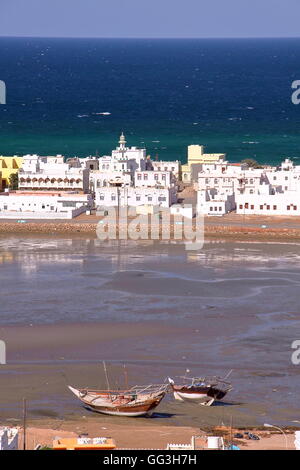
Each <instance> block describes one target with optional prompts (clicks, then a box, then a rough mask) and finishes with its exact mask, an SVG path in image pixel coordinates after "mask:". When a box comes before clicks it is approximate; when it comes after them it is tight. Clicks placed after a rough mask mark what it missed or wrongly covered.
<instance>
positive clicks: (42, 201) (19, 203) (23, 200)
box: [0, 191, 93, 219]
mask: <svg viewBox="0 0 300 470" xmlns="http://www.w3.org/2000/svg"><path fill="white" fill-rule="evenodd" d="M92 206H93V199H92V196H91V195H89V194H77V193H75V192H61V193H60V192H52V193H51V192H48V191H47V192H36V191H34V192H28V191H26V192H24V191H16V192H10V193H2V194H0V218H2V219H19V218H21V219H72V218H73V217H76V216H78V215H79V214H81V213H83V212H85V211H86V210H90V209H91V208H92Z"/></svg>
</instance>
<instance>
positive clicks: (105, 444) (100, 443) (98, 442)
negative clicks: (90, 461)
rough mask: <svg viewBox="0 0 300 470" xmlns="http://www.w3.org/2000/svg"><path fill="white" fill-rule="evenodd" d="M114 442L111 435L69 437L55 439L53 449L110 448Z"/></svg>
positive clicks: (112, 447)
mask: <svg viewBox="0 0 300 470" xmlns="http://www.w3.org/2000/svg"><path fill="white" fill-rule="evenodd" d="M115 448H116V443H115V441H114V440H113V439H112V438H111V437H94V438H89V437H78V438H76V437H70V438H63V439H59V438H57V439H55V440H54V441H53V450H112V449H115Z"/></svg>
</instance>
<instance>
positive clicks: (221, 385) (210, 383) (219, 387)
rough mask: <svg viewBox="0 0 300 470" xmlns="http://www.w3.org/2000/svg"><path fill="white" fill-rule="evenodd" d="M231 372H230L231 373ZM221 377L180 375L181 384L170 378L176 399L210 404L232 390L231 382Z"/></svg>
mask: <svg viewBox="0 0 300 470" xmlns="http://www.w3.org/2000/svg"><path fill="white" fill-rule="evenodd" d="M230 373H231V372H230ZM230 373H229V374H230ZM229 374H227V376H226V377H225V378H224V379H223V378H220V377H179V379H180V382H181V383H179V384H175V381H174V380H173V379H171V378H170V377H169V378H168V380H169V383H170V385H171V387H172V390H173V394H174V398H175V400H179V401H190V402H194V403H198V404H200V405H206V406H210V405H212V404H213V403H214V402H215V401H219V400H222V398H224V397H225V395H226V394H227V393H228V392H229V391H230V390H232V386H231V383H230V382H228V381H226V380H225V379H226V378H227V377H228V376H229Z"/></svg>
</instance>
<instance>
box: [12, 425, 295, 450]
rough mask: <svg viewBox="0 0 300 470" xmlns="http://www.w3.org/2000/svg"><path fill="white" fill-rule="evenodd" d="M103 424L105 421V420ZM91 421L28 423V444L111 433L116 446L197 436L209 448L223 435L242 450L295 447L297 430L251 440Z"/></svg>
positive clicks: (157, 444) (150, 445)
mask: <svg viewBox="0 0 300 470" xmlns="http://www.w3.org/2000/svg"><path fill="white" fill-rule="evenodd" d="M102 424H103V423H102ZM102 424H101V419H100V422H99V423H98V424H95V423H91V422H90V421H89V419H88V417H87V418H86V419H82V420H80V421H73V422H68V423H53V422H51V421H50V420H48V421H45V422H41V423H39V427H37V426H34V425H32V424H29V426H28V427H27V428H26V448H27V449H29V450H30V449H34V448H35V446H36V445H37V444H40V445H41V446H46V447H51V446H52V443H53V440H54V439H56V438H57V437H60V438H67V437H73V438H76V437H78V436H79V435H85V436H88V437H112V438H113V439H114V440H115V442H116V445H117V449H120V450H122V449H137V450H138V449H158V450H160V449H166V448H167V445H168V444H169V443H180V444H190V443H191V438H192V436H196V442H195V444H196V450H200V451H201V450H207V436H208V435H215V436H218V435H219V436H222V437H223V439H224V443H225V445H226V444H228V445H229V444H230V443H233V444H234V445H236V446H238V447H239V448H240V449H241V450H295V446H294V439H295V434H294V430H285V431H284V432H285V435H286V440H285V437H284V435H283V434H282V433H280V432H278V431H275V432H270V431H267V430H257V429H251V430H248V431H250V432H251V433H255V435H257V436H258V437H259V440H249V439H247V438H246V436H245V434H244V433H245V431H246V430H245V429H244V430H243V431H242V433H243V434H244V436H245V437H244V438H242V439H240V438H239V439H237V438H235V437H233V436H234V434H235V433H237V432H241V431H240V430H238V429H234V428H233V429H229V428H222V427H220V428H217V429H214V430H212V431H211V433H209V434H207V432H205V431H203V430H201V429H199V428H195V427H184V426H181V427H173V426H155V425H152V426H151V425H150V426H145V425H140V424H139V423H136V422H135V423H133V424H129V425H126V426H124V425H120V424H117V423H115V424H106V423H105V425H102ZM23 439H24V438H23V430H22V428H20V436H19V446H20V448H23V442H24V441H23Z"/></svg>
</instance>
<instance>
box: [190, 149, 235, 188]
mask: <svg viewBox="0 0 300 470" xmlns="http://www.w3.org/2000/svg"><path fill="white" fill-rule="evenodd" d="M204 150H205V149H204V146H203V145H189V146H188V150H187V163H186V164H185V165H182V166H181V175H182V181H183V182H184V183H192V182H194V181H195V180H197V173H198V171H200V168H201V167H200V165H202V164H204V163H215V162H220V161H222V160H225V158H226V154H225V153H205V151H204Z"/></svg>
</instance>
